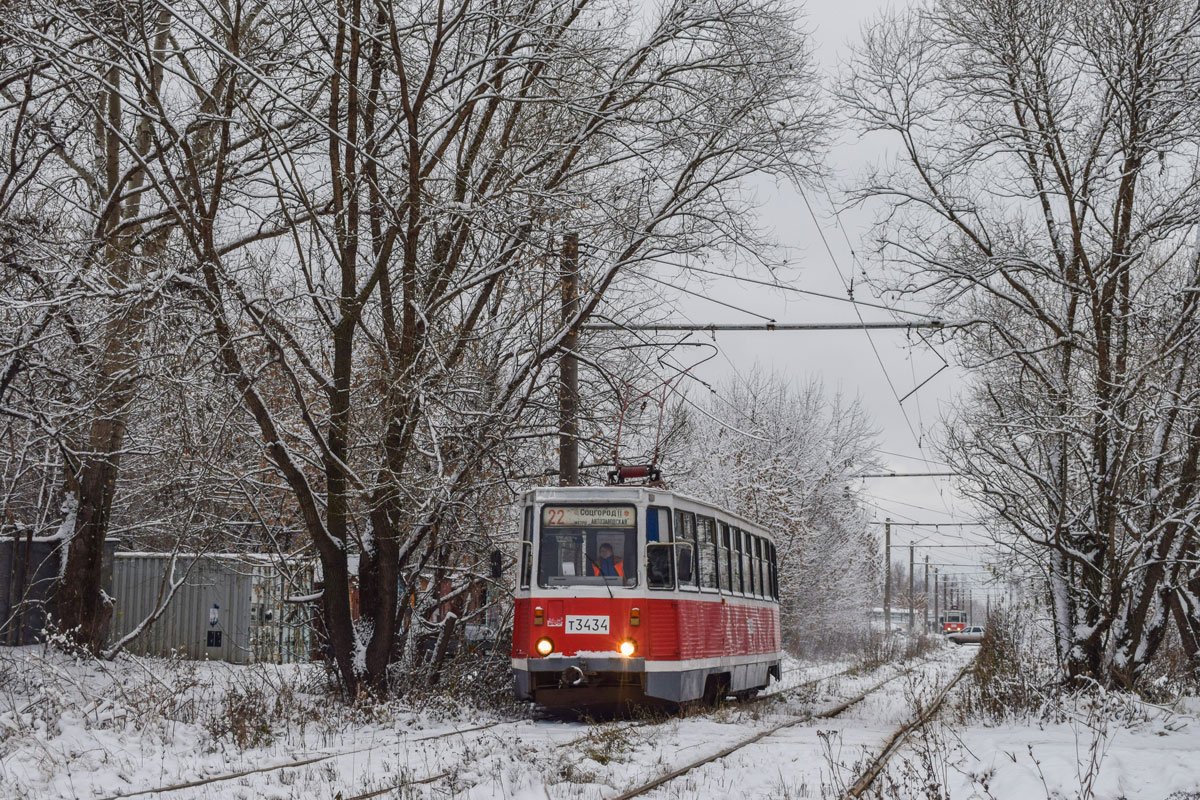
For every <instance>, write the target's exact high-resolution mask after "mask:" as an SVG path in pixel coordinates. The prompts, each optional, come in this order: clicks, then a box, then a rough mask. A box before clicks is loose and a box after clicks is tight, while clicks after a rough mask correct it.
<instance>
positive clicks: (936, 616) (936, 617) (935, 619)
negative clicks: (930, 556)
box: [933, 567, 942, 630]
mask: <svg viewBox="0 0 1200 800" xmlns="http://www.w3.org/2000/svg"><path fill="white" fill-rule="evenodd" d="M939 609H940V606H938V571H937V567H934V568H933V625H934V630H941V628H939V627H938V623H940V622H941V621H942V617H941V613H940V610H939Z"/></svg>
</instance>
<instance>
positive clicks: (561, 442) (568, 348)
mask: <svg viewBox="0 0 1200 800" xmlns="http://www.w3.org/2000/svg"><path fill="white" fill-rule="evenodd" d="M559 270H560V274H561V276H562V321H563V324H564V325H565V324H567V323H568V322H569V321H570V320H571V319H572V318H573V317H574V316H575V313H576V311H577V310H578V307H579V234H577V233H568V234H567V235H566V236H564V237H563V251H562V263H561V264H560V267H559ZM578 349H579V330H578V329H577V328H574V327H573V328H572V329H571V330H570V331H568V332H567V335H566V337H565V338H564V339H563V350H562V356H561V357H560V359H559V362H558V363H559V366H558V485H559V486H577V485H578V484H579V421H578V418H577V415H578V410H579V360H578V359H577V358H576V356H575V353H576V352H577V351H578Z"/></svg>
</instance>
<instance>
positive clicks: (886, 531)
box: [883, 517, 892, 633]
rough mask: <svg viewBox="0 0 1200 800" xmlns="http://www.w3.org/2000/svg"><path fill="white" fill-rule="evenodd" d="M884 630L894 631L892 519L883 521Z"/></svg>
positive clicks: (886, 631)
mask: <svg viewBox="0 0 1200 800" xmlns="http://www.w3.org/2000/svg"><path fill="white" fill-rule="evenodd" d="M883 632H884V633H891V632H892V520H891V517H889V518H887V519H885V520H884V522H883Z"/></svg>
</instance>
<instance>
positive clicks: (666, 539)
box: [646, 506, 675, 589]
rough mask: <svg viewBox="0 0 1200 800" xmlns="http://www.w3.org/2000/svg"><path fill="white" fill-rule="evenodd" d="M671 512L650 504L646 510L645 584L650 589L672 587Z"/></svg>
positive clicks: (673, 579)
mask: <svg viewBox="0 0 1200 800" xmlns="http://www.w3.org/2000/svg"><path fill="white" fill-rule="evenodd" d="M670 541H671V512H670V510H668V509H665V508H655V507H653V506H651V507H650V508H648V509H647V510H646V584H647V585H648V586H649V587H650V588H651V589H674V588H675V575H674V570H673V561H674V559H673V558H672V556H673V551H674V548H673V547H671V546H670V544H669V543H670Z"/></svg>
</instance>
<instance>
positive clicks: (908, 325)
mask: <svg viewBox="0 0 1200 800" xmlns="http://www.w3.org/2000/svg"><path fill="white" fill-rule="evenodd" d="M667 285H668V286H669V285H670V284H667ZM675 288H679V287H675ZM683 291H686V290H683ZM689 294H695V292H689ZM699 296H700V297H704V296H703V295H699ZM704 299H706V300H712V298H710V297H705V298H704ZM712 302H714V303H720V304H721V305H723V306H729V307H730V308H734V309H737V310H738V311H745V309H739V308H737V306H730V305H729V304H728V303H723V302H721V301H720V300H712ZM745 313H747V314H753V315H754V316H756V317H761V316H762V315H761V314H755V313H754V312H753V311H745ZM764 319H766V317H764ZM947 324H948V323H946V322H945V321H943V320H929V321H928V322H774V321H769V322H766V323H758V324H745V323H734V324H722V323H680V322H658V323H644V324H642V323H639V324H625V323H611V322H589V323H585V324H583V325H580V326H579V327H580V328H581V329H582V330H585V331H617V330H630V331H709V332H712V333H716V332H717V331H858V330H915V329H917V328H944V327H946V325H947Z"/></svg>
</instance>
